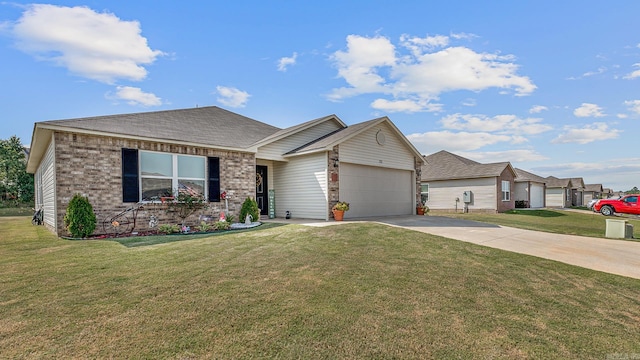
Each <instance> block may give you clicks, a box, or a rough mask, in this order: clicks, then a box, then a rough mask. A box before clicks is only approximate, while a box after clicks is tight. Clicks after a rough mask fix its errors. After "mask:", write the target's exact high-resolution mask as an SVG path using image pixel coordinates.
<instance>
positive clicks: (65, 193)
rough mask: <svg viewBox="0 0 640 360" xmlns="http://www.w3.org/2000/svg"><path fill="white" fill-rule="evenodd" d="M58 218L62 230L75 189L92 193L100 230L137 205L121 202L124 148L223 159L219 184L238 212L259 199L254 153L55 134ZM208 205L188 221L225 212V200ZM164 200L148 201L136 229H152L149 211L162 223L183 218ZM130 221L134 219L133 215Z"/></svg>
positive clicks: (232, 211) (231, 211)
mask: <svg viewBox="0 0 640 360" xmlns="http://www.w3.org/2000/svg"><path fill="white" fill-rule="evenodd" d="M54 136H55V159H56V160H55V164H56V165H55V166H56V168H55V173H56V194H57V198H56V208H57V214H56V222H57V227H58V229H60V231H59V233H60V235H63V234H66V230H64V222H63V218H64V214H65V212H66V209H67V206H68V204H69V201H70V200H71V198H72V197H73V196H74V194H76V193H80V194H82V195H84V196H87V197H88V198H89V201H90V203H91V205H92V206H93V210H94V213H95V214H96V218H97V221H98V224H97V227H96V231H95V233H96V234H100V233H102V232H103V227H102V223H103V221H104V220H105V219H109V218H111V217H113V216H114V215H116V214H118V213H119V212H121V211H123V210H125V209H127V208H129V207H130V206H132V205H134V204H132V203H123V202H122V163H121V161H122V155H121V149H122V148H130V149H139V150H148V151H158V152H166V153H172V154H184V155H198V156H211V157H218V158H220V189H221V191H226V192H227V198H228V200H227V201H228V206H229V213H228V214H227V215H231V216H235V217H236V220H237V216H238V215H239V213H240V208H241V206H242V203H243V202H244V200H245V199H246V198H247V197H252V198H255V196H256V187H255V177H256V170H255V169H256V167H255V166H256V160H255V154H253V153H244V152H235V151H225V150H217V149H209V148H202V147H194V146H186V145H175V144H166V143H161V142H151V141H142V140H133V139H122V138H114V137H105V136H94V135H86V134H75V133H67V132H56V133H55V135H54ZM207 205H208V207H207V208H206V209H203V210H201V211H198V212H196V214H194V215H192V216H191V217H189V218H187V221H186V222H187V224H189V225H197V224H198V216H199V215H210V216H212V217H213V218H214V219H217V218H218V217H219V215H220V212H221V211H225V201H224V200H221V202H211V203H208V204H207ZM165 210H166V205H164V204H153V203H152V204H145V205H144V207H143V209H141V210H140V211H139V212H138V214H137V218H136V227H135V230H136V231H145V230H148V226H149V219H150V216H151V215H155V216H156V217H157V218H158V222H159V224H177V223H179V221H180V220H179V219H178V218H176V217H175V216H174V215H172V214H170V213H167V212H166V211H165ZM131 221H132V220H131Z"/></svg>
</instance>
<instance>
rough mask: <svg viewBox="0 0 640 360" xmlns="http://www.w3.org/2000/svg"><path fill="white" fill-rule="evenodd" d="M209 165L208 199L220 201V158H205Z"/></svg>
mask: <svg viewBox="0 0 640 360" xmlns="http://www.w3.org/2000/svg"><path fill="white" fill-rule="evenodd" d="M207 160H208V161H207V162H208V165H209V201H212V202H220V158H217V157H210V158H207Z"/></svg>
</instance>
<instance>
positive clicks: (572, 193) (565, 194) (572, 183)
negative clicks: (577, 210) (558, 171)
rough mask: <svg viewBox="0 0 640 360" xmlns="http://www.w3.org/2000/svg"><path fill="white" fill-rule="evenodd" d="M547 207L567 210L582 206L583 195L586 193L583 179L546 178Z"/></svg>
mask: <svg viewBox="0 0 640 360" xmlns="http://www.w3.org/2000/svg"><path fill="white" fill-rule="evenodd" d="M545 180H546V181H547V191H546V202H547V207H556V208H565V207H571V206H582V200H583V198H582V193H583V191H584V181H583V180H582V178H563V179H560V178H557V177H554V176H549V177H546V178H545Z"/></svg>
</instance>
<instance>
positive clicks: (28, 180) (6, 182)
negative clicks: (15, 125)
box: [0, 135, 34, 206]
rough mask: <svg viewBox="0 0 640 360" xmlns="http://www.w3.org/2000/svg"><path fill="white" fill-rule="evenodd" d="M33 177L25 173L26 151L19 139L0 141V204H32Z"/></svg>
mask: <svg viewBox="0 0 640 360" xmlns="http://www.w3.org/2000/svg"><path fill="white" fill-rule="evenodd" d="M33 189H34V187H33V175H32V174H29V173H27V150H26V149H25V148H24V146H22V143H21V141H20V138H18V137H17V136H15V135H14V136H12V137H10V138H9V139H7V140H0V203H1V204H2V205H3V206H18V205H24V204H31V205H32V204H33V200H34V198H33Z"/></svg>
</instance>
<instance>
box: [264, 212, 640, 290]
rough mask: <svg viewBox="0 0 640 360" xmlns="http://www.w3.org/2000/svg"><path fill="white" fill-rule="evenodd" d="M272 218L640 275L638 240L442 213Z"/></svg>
mask: <svg viewBox="0 0 640 360" xmlns="http://www.w3.org/2000/svg"><path fill="white" fill-rule="evenodd" d="M269 221H277V222H289V223H298V224H303V225H309V226H327V225H337V224H344V223H350V222H358V221H370V222H378V223H382V224H387V225H391V226H398V227H402V228H405V229H409V230H415V231H420V232H424V233H428V234H433V235H438V236H443V237H446V238H450V239H455V240H461V241H466V242H470V243H474V244H478V245H483V246H488V247H492V248H496V249H502V250H507V251H512V252H516V253H521V254H527V255H532V256H537V257H541V258H545V259H550V260H556V261H560V262H563V263H567V264H571V265H576V266H581V267H584V268H588V269H593V270H598V271H603V272H607V273H611V274H617V275H622V276H627V277H632V278H636V279H640V242H636V241H625V240H613V239H604V238H592V237H585V236H574V235H562V234H552V233H545V232H540V231H532V230H523V229H516V228H512V227H506V226H499V225H492V224H486V223H480V222H475V221H469V220H461V219H452V218H447V217H442V216H415V215H414V216H393V217H380V218H366V219H358V220H352V221H344V222H334V221H329V222H327V221H315V220H300V219H295V220H284V219H274V220H269Z"/></svg>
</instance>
